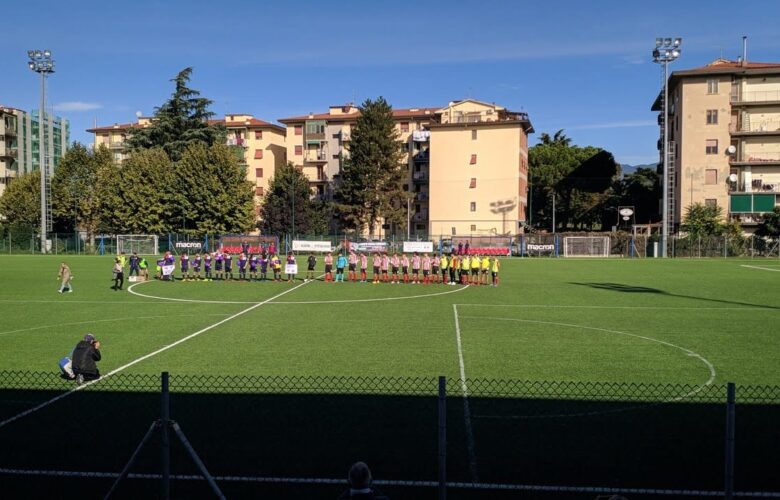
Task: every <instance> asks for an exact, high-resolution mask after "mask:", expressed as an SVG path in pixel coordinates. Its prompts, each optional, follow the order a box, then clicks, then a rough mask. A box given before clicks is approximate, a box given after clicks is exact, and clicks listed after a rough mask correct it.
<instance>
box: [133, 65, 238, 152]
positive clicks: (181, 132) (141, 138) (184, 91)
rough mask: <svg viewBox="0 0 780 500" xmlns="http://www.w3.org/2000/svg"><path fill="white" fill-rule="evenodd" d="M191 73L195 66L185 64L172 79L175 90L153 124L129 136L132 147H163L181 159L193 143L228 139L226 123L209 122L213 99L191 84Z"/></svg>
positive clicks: (157, 111) (211, 143) (156, 110)
mask: <svg viewBox="0 0 780 500" xmlns="http://www.w3.org/2000/svg"><path fill="white" fill-rule="evenodd" d="M191 76H192V68H184V69H183V70H181V71H180V72H179V74H178V75H176V78H174V79H173V80H171V81H172V82H174V85H175V88H174V91H173V94H172V95H171V97H170V99H168V100H167V101H165V103H163V105H162V106H159V107H157V108H155V113H154V119H153V120H152V124H151V126H149V127H147V128H141V129H134V130H133V131H132V133H131V135H130V137H129V138H128V141H127V142H128V146H129V148H130V150H131V151H137V150H141V149H151V148H162V149H163V150H164V151H165V152H166V154H168V157H169V158H170V159H171V160H173V161H178V160H179V159H180V158H181V156H182V155H183V154H184V151H185V150H186V149H187V146H189V145H190V144H193V143H201V144H205V145H207V146H211V145H213V144H216V143H219V142H224V139H225V127H224V126H223V125H221V124H209V119H210V118H211V117H212V116H214V113H212V112H211V111H209V106H211V104H212V103H213V101H211V100H209V99H206V98H204V97H200V92H199V91H197V90H195V89H192V88H190V87H188V84H189V81H190V77H191Z"/></svg>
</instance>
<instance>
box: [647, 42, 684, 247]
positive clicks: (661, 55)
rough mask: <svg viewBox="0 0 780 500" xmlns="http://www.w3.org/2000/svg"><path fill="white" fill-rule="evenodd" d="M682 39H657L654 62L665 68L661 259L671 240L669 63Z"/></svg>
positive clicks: (675, 57)
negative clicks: (668, 241)
mask: <svg viewBox="0 0 780 500" xmlns="http://www.w3.org/2000/svg"><path fill="white" fill-rule="evenodd" d="M680 45H682V38H674V39H672V38H656V39H655V48H654V49H653V62H656V63H659V64H662V65H663V68H664V150H663V154H664V172H663V178H662V191H663V193H662V195H661V199H662V203H663V207H662V208H661V257H666V247H667V240H668V239H669V180H670V179H669V63H670V62H672V61H674V60H675V59H677V58H678V57H680V52H681V49H680Z"/></svg>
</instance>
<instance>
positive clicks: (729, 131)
mask: <svg viewBox="0 0 780 500" xmlns="http://www.w3.org/2000/svg"><path fill="white" fill-rule="evenodd" d="M663 107H664V106H663V94H661V95H659V96H658V98H657V99H656V101H655V102H654V103H653V106H652V108H651V109H652V110H653V111H660V112H661V114H659V116H658V122H659V124H660V126H661V137H662V139H660V140H659V143H658V145H659V148H658V149H659V151H661V164H662V163H663V152H662V150H663ZM669 124H670V126H669V141H670V143H669V165H670V168H669V175H670V182H669V188H670V194H669V216H670V227H678V226H679V224H680V223H681V221H682V218H683V217H684V215H685V210H686V208H687V207H689V206H690V205H691V204H693V203H703V204H707V205H717V206H720V207H723V212H724V214H726V215H727V216H728V217H729V218H731V219H735V220H738V221H739V222H740V223H741V224H742V226H743V229H744V230H745V231H747V232H752V231H753V230H754V229H755V226H756V225H757V224H758V223H760V222H761V220H762V217H763V214H765V213H767V212H770V211H772V210H773V208H774V207H775V206H777V205H779V204H780V63H757V62H746V61H729V60H725V59H717V60H715V61H713V62H712V63H710V64H708V65H706V66H703V67H700V68H695V69H690V70H684V71H675V72H673V73H672V74H671V76H670V78H669Z"/></svg>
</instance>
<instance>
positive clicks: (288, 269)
mask: <svg viewBox="0 0 780 500" xmlns="http://www.w3.org/2000/svg"><path fill="white" fill-rule="evenodd" d="M284 273H285V274H298V264H285V265H284Z"/></svg>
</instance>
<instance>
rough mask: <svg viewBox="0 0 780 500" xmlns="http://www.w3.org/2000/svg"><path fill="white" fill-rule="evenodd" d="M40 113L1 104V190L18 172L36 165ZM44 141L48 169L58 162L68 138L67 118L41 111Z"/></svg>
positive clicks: (68, 125) (32, 169)
mask: <svg viewBox="0 0 780 500" xmlns="http://www.w3.org/2000/svg"><path fill="white" fill-rule="evenodd" d="M40 123H41V120H40V113H39V112H38V110H33V111H32V112H31V113H27V112H26V111H23V110H21V109H17V108H11V107H4V106H0V194H2V193H3V191H4V190H5V187H6V186H7V185H8V183H10V182H11V181H12V179H13V178H14V177H16V176H17V175H19V174H24V173H29V172H32V171H34V170H38V168H39V160H40V157H39V139H40V137H39V127H40ZM43 123H44V145H45V150H44V151H45V153H46V158H47V166H48V169H49V173H50V174H51V173H53V172H54V169H55V168H56V167H57V165H59V163H60V159H61V158H62V156H63V155H64V154H65V152H66V151H67V149H68V143H69V142H70V124H69V122H68V120H65V119H64V118H61V117H59V116H54V115H51V114H48V113H45V114H44V121H43Z"/></svg>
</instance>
